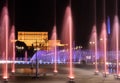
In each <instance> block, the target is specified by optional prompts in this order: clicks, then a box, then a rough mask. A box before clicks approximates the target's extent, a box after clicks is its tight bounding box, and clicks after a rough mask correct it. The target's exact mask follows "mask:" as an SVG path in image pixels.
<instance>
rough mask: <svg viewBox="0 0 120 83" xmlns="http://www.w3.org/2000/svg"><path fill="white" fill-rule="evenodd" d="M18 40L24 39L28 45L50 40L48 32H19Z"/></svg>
mask: <svg viewBox="0 0 120 83" xmlns="http://www.w3.org/2000/svg"><path fill="white" fill-rule="evenodd" d="M18 40H19V41H23V42H24V43H25V44H26V45H27V46H31V45H32V44H36V41H37V42H38V43H42V42H45V41H46V40H48V32H22V31H21V32H18ZM45 44H46V43H45Z"/></svg>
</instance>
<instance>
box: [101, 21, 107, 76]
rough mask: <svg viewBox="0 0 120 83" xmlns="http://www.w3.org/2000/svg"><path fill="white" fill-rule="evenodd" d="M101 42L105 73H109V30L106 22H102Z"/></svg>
mask: <svg viewBox="0 0 120 83" xmlns="http://www.w3.org/2000/svg"><path fill="white" fill-rule="evenodd" d="M100 42H102V44H101V45H102V46H103V47H102V51H103V57H104V74H105V76H106V74H108V70H107V52H106V51H107V32H106V23H105V22H103V24H102V30H101V35H100Z"/></svg>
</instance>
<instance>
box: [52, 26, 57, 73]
mask: <svg viewBox="0 0 120 83" xmlns="http://www.w3.org/2000/svg"><path fill="white" fill-rule="evenodd" d="M51 40H52V44H51V45H52V46H51V48H52V49H53V50H54V73H55V74H56V73H57V72H58V70H57V41H56V40H57V32H56V25H54V27H53V31H52V37H51Z"/></svg>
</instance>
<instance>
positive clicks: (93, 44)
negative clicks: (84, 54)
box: [89, 25, 98, 75]
mask: <svg viewBox="0 0 120 83" xmlns="http://www.w3.org/2000/svg"><path fill="white" fill-rule="evenodd" d="M89 48H90V50H91V51H92V52H93V51H94V54H95V75H98V62H97V31H96V26H95V25H94V26H93V29H92V33H91V37H90V40H89Z"/></svg>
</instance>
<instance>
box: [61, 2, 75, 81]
mask: <svg viewBox="0 0 120 83" xmlns="http://www.w3.org/2000/svg"><path fill="white" fill-rule="evenodd" d="M72 32H73V22H72V12H71V2H70V4H69V6H67V8H66V10H65V16H64V21H63V31H62V41H63V42H64V43H65V44H68V49H69V76H68V77H69V80H70V81H73V79H74V74H73V64H72V62H73V61H72V57H73V50H72V45H73V42H72V41H73V33H72Z"/></svg>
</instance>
